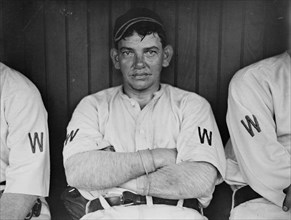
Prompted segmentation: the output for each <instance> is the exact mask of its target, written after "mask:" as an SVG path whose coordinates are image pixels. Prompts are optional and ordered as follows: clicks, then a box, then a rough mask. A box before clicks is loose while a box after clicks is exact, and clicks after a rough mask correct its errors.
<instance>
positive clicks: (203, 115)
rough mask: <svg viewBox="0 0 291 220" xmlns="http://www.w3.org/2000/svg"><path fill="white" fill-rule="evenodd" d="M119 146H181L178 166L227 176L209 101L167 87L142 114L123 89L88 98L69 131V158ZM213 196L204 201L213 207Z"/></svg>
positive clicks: (66, 150) (120, 149) (66, 153)
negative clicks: (193, 164)
mask: <svg viewBox="0 0 291 220" xmlns="http://www.w3.org/2000/svg"><path fill="white" fill-rule="evenodd" d="M109 145H112V146H114V148H115V150H116V152H135V151H138V150H144V149H154V148H177V151H178V154H177V163H180V162H182V161H206V162H209V163H211V164H213V165H214V166H215V167H216V168H217V170H218V171H219V173H220V176H224V174H225V155H224V149H223V145H222V142H221V138H220V134H219V131H218V128H217V125H216V122H215V119H214V116H213V113H212V110H211V107H210V105H209V104H208V102H207V101H206V100H205V99H204V98H202V97H200V96H198V95H197V94H195V93H190V92H186V91H183V90H181V89H178V88H174V87H172V86H170V85H166V84H161V89H160V90H159V91H157V92H156V93H155V94H154V97H153V99H152V100H151V101H150V103H148V104H147V105H146V106H145V107H144V108H143V109H142V110H141V109H140V106H139V104H138V103H137V102H136V101H135V100H134V99H131V98H129V97H128V96H127V95H125V94H124V93H123V90H122V86H118V87H114V88H109V89H106V90H104V91H101V92H98V93H95V94H92V95H89V96H87V97H85V98H84V99H83V100H82V101H81V102H80V103H79V105H78V106H77V108H76V109H75V111H74V114H73V116H72V119H71V121H70V123H69V125H68V127H67V139H66V141H65V146H64V151H63V156H64V161H66V160H67V159H68V158H69V157H70V156H72V155H74V154H77V153H81V152H85V151H93V150H98V149H102V148H105V147H107V146H109ZM211 197H212V195H209V197H207V198H205V199H204V200H203V199H202V198H200V199H201V201H202V200H203V202H202V203H204V204H208V203H209V202H210V199H211Z"/></svg>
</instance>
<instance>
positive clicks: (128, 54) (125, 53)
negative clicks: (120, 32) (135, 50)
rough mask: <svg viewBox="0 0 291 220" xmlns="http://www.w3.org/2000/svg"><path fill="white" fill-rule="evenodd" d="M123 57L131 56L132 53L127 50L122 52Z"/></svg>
mask: <svg viewBox="0 0 291 220" xmlns="http://www.w3.org/2000/svg"><path fill="white" fill-rule="evenodd" d="M121 53H122V55H123V56H130V55H131V54H132V52H131V51H128V50H125V51H122V52H121Z"/></svg>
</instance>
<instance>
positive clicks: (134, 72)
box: [112, 32, 169, 92]
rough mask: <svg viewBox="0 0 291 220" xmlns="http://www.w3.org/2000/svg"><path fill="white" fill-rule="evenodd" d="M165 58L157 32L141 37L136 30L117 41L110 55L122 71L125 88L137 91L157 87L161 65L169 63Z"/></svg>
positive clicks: (116, 66)
mask: <svg viewBox="0 0 291 220" xmlns="http://www.w3.org/2000/svg"><path fill="white" fill-rule="evenodd" d="M166 58H167V54H166V53H165V51H164V49H163V47H162V44H161V40H160V37H159V36H158V35H157V34H150V35H146V36H145V37H144V38H143V39H142V38H141V36H139V35H138V34H137V33H136V32H134V34H133V35H132V36H130V37H127V38H125V39H122V40H121V41H120V42H119V43H118V50H117V51H116V50H115V55H113V57H112V59H113V62H114V65H115V68H117V69H120V70H121V72H122V75H123V84H124V87H125V89H130V90H134V91H139V92H141V91H145V90H149V91H151V90H156V89H157V88H158V87H159V83H160V74H161V71H162V67H163V66H164V67H165V66H168V65H169V60H166Z"/></svg>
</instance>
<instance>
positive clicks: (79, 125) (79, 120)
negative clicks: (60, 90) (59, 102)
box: [63, 96, 110, 163]
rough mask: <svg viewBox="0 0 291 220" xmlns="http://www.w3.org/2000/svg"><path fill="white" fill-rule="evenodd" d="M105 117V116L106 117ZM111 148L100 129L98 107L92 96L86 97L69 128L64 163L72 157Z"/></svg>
mask: <svg viewBox="0 0 291 220" xmlns="http://www.w3.org/2000/svg"><path fill="white" fill-rule="evenodd" d="M104 117H105V116H104ZM108 146H110V143H109V142H107V141H106V140H104V138H103V134H102V133H101V131H100V128H99V118H98V106H97V103H96V100H95V99H94V98H93V97H92V96H88V97H85V98H84V99H82V100H81V102H80V103H79V104H78V106H77V107H76V109H75V111H74V113H73V116H72V119H71V121H70V122H69V124H68V127H67V137H66V140H65V142H64V150H63V157H64V163H65V162H66V160H67V159H68V158H69V157H71V156H72V155H75V154H78V153H82V152H86V151H92V150H99V149H103V148H105V147H108Z"/></svg>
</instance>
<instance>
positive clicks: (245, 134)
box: [227, 76, 291, 206]
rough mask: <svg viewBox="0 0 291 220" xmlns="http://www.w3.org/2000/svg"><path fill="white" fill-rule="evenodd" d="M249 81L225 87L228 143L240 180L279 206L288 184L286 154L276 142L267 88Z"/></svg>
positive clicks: (244, 78) (282, 147)
mask: <svg viewBox="0 0 291 220" xmlns="http://www.w3.org/2000/svg"><path fill="white" fill-rule="evenodd" d="M251 77H252V76H249V77H241V78H238V79H233V80H232V81H231V83H230V86H229V97H228V112H227V125H228V129H229V132H230V137H231V142H232V145H233V149H234V152H235V156H236V159H237V162H238V165H239V167H240V171H241V173H242V176H243V178H244V180H245V181H246V182H247V183H248V184H249V185H250V186H251V187H252V188H253V189H254V190H255V191H256V192H258V193H259V194H260V195H262V196H263V197H265V198H266V199H268V200H269V201H272V202H273V203H275V204H277V205H278V206H282V203H283V200H284V198H285V194H284V193H283V189H284V188H286V187H287V186H289V184H290V174H291V170H290V154H289V153H288V152H287V149H286V147H284V146H283V145H281V144H280V143H279V142H278V140H277V135H276V123H275V120H274V118H275V116H274V108H273V102H272V94H271V90H270V88H269V86H268V85H267V84H266V82H259V80H257V79H254V78H251ZM264 84H265V85H264ZM282 95H283V94H282ZM278 98H280V97H278Z"/></svg>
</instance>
